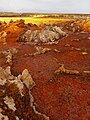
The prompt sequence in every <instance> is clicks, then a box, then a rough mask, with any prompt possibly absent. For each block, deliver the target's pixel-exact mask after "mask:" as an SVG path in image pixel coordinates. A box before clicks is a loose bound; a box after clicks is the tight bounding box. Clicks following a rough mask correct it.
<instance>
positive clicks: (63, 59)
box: [0, 20, 90, 120]
mask: <svg viewBox="0 0 90 120" xmlns="http://www.w3.org/2000/svg"><path fill="white" fill-rule="evenodd" d="M89 22H90V21H87V20H86V22H85V20H84V21H83V20H81V21H80V20H74V21H69V22H64V23H63V22H62V24H61V23H56V24H55V23H54V24H52V25H43V26H42V27H41V26H37V25H33V24H25V23H24V21H23V20H20V21H16V22H13V21H12V22H11V23H9V25H7V24H5V26H4V27H2V28H1V29H0V119H5V120H8V119H9V120H89V119H90V29H89V27H90V26H89V25H88V24H89ZM3 24H4V23H3Z"/></svg>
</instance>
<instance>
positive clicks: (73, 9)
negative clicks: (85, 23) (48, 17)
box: [0, 0, 90, 14]
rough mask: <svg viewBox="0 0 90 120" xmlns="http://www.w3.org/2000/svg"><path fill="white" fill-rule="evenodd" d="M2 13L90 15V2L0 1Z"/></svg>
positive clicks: (73, 0) (58, 0) (85, 0)
mask: <svg viewBox="0 0 90 120" xmlns="http://www.w3.org/2000/svg"><path fill="white" fill-rule="evenodd" d="M0 11H1V12H5V11H8V12H48V13H50V12H51V13H89V14H90V0H0Z"/></svg>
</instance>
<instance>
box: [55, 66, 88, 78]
mask: <svg viewBox="0 0 90 120" xmlns="http://www.w3.org/2000/svg"><path fill="white" fill-rule="evenodd" d="M60 73H61V74H62V73H64V74H68V75H79V76H90V71H82V72H80V71H78V70H69V69H66V68H65V67H64V64H61V65H60V67H59V68H58V69H57V70H56V71H55V74H60Z"/></svg>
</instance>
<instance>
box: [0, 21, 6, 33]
mask: <svg viewBox="0 0 90 120" xmlns="http://www.w3.org/2000/svg"><path fill="white" fill-rule="evenodd" d="M6 27H7V23H6V22H5V21H4V22H2V21H0V31H2V30H3V29H4V28H6Z"/></svg>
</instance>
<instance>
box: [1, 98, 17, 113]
mask: <svg viewBox="0 0 90 120" xmlns="http://www.w3.org/2000/svg"><path fill="white" fill-rule="evenodd" d="M3 99H4V103H5V104H6V105H7V106H8V107H9V109H11V110H13V111H16V107H15V101H14V99H13V98H12V97H8V96H6V97H5V98H3Z"/></svg>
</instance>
